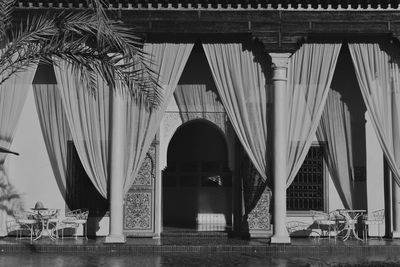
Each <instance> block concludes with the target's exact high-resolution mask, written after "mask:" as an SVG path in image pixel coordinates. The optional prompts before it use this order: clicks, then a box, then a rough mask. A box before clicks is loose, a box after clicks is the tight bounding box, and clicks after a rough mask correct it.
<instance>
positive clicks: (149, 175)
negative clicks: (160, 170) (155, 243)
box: [124, 143, 157, 236]
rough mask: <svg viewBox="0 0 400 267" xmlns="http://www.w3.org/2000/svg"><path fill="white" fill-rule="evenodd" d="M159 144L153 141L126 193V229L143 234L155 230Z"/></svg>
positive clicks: (128, 231)
mask: <svg viewBox="0 0 400 267" xmlns="http://www.w3.org/2000/svg"><path fill="white" fill-rule="evenodd" d="M156 151H157V144H156V143H153V144H152V145H151V146H150V148H149V151H148V152H147V154H146V157H145V159H144V160H143V163H142V165H141V167H140V170H139V172H138V174H137V176H136V179H135V182H134V183H133V185H132V186H131V188H130V189H129V191H128V193H127V194H126V195H125V204H124V230H125V232H126V233H127V234H128V235H129V234H136V235H139V236H140V235H141V233H144V232H151V231H153V228H154V226H153V221H154V220H153V216H154V203H153V202H154V197H153V196H154V183H155V177H156Z"/></svg>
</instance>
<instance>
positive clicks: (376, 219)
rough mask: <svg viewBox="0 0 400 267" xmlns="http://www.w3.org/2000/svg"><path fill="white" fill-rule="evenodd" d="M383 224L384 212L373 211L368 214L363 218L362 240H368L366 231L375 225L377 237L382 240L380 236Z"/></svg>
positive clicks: (382, 210)
mask: <svg viewBox="0 0 400 267" xmlns="http://www.w3.org/2000/svg"><path fill="white" fill-rule="evenodd" d="M384 222H385V210H384V209H381V210H375V211H373V212H371V213H370V214H367V215H364V216H363V224H364V232H363V237H364V240H365V241H367V240H368V230H369V226H370V225H377V226H378V236H379V238H380V239H382V236H381V224H383V223H384Z"/></svg>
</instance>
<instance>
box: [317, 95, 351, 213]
mask: <svg viewBox="0 0 400 267" xmlns="http://www.w3.org/2000/svg"><path fill="white" fill-rule="evenodd" d="M317 137H318V140H319V141H321V142H326V153H325V158H326V162H327V165H328V169H329V173H330V175H331V178H332V180H333V183H334V185H335V187H336V190H337V191H338V193H339V196H340V198H341V200H342V202H343V204H344V206H345V207H346V208H348V209H351V208H353V200H352V193H353V188H352V184H353V177H354V176H353V149H352V141H351V140H352V139H351V138H352V137H351V121H350V112H349V110H348V108H347V105H346V104H345V103H344V102H343V101H342V100H341V95H340V94H339V93H338V92H336V91H332V90H329V94H328V99H327V101H326V105H325V108H324V111H323V113H322V117H321V121H320V124H319V126H318V129H317Z"/></svg>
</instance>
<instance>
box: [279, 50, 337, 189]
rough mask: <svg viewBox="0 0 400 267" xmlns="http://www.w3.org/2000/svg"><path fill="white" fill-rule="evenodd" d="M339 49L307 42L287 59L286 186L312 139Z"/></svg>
mask: <svg viewBox="0 0 400 267" xmlns="http://www.w3.org/2000/svg"><path fill="white" fill-rule="evenodd" d="M340 48H341V44H326V43H306V44H303V46H302V47H300V49H299V50H298V51H296V52H295V53H294V54H293V55H292V56H291V58H290V59H289V64H288V74H287V94H288V97H287V99H288V104H287V106H288V110H289V114H288V119H287V122H288V125H287V130H288V132H287V140H288V152H287V154H288V161H287V164H288V177H287V181H286V186H287V187H289V186H290V184H291V183H292V181H293V180H294V178H295V177H296V174H297V172H298V171H299V169H300V167H301V165H302V164H303V161H304V159H305V157H306V156H307V153H308V150H309V149H310V146H311V143H312V140H313V138H314V136H315V132H316V130H317V127H318V124H319V121H320V118H321V114H322V111H323V109H324V106H325V102H326V98H327V97H328V91H329V87H330V85H331V81H332V77H333V73H334V71H335V67H336V62H337V59H338V56H339V51H340Z"/></svg>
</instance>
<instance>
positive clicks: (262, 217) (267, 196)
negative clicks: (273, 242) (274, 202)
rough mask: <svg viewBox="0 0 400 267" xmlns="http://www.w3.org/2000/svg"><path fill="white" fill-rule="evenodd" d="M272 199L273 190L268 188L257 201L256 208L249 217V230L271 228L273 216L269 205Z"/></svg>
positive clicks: (266, 229) (267, 229)
mask: <svg viewBox="0 0 400 267" xmlns="http://www.w3.org/2000/svg"><path fill="white" fill-rule="evenodd" d="M270 201H271V191H270V190H268V189H266V190H265V191H264V192H263V193H262V195H261V197H260V199H259V200H258V202H257V205H256V206H255V208H254V209H253V210H252V211H251V212H250V214H249V215H248V217H247V222H248V224H249V230H250V231H252V230H264V231H269V230H271V216H270V213H269V206H270Z"/></svg>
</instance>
